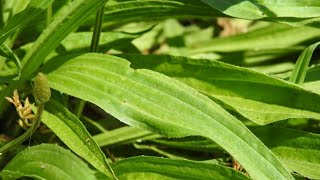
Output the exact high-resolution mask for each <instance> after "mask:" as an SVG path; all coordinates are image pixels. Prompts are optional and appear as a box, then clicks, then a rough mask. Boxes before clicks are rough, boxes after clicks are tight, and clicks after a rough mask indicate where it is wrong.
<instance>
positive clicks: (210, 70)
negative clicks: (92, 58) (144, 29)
mask: <svg viewBox="0 0 320 180" xmlns="http://www.w3.org/2000/svg"><path fill="white" fill-rule="evenodd" d="M121 56H122V57H125V58H126V59H127V60H129V61H131V63H132V66H133V67H135V68H147V69H151V70H154V71H157V72H160V73H163V74H166V75H168V76H170V77H173V78H175V79H178V80H179V81H182V82H184V83H186V84H187V85H189V86H191V87H194V88H195V89H197V90H199V91H200V92H202V93H204V94H207V95H208V96H210V97H212V98H213V99H215V100H218V101H219V102H220V103H222V104H223V105H226V106H227V107H228V108H230V109H231V110H234V111H236V112H238V113H240V114H241V115H243V116H244V117H246V118H248V119H250V120H252V121H254V122H256V123H258V124H262V125H263V124H269V123H272V122H276V121H280V120H284V119H288V118H314V119H320V105H319V103H318V102H320V96H319V95H318V94H315V93H311V92H309V91H307V90H305V89H302V88H301V87H299V86H296V85H294V84H291V83H288V82H285V81H282V80H278V79H275V78H272V77H270V76H267V75H264V74H261V73H258V72H255V71H252V70H248V69H246V68H240V67H237V66H232V65H228V64H224V63H221V62H218V61H211V60H206V59H190V58H184V57H175V56H165V55H162V56H155V55H148V56H143V55H132V54H131V55H121Z"/></svg>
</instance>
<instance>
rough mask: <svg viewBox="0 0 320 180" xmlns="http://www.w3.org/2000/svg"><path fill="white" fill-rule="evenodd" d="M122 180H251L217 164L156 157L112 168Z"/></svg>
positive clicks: (129, 159) (127, 161)
mask: <svg viewBox="0 0 320 180" xmlns="http://www.w3.org/2000/svg"><path fill="white" fill-rule="evenodd" d="M112 167H113V168H114V169H115V173H116V174H117V176H118V177H119V178H120V179H155V180H156V179H159V180H160V179H161V180H163V179H190V180H191V179H192V180H193V179H249V178H248V177H246V176H244V175H243V174H241V173H240V172H237V171H235V170H234V169H231V168H227V167H223V166H220V165H215V164H206V163H201V162H195V161H187V160H173V159H165V158H156V157H133V158H128V159H125V160H122V161H119V162H117V163H115V164H114V165H113V166H112Z"/></svg>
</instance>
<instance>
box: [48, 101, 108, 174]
mask: <svg viewBox="0 0 320 180" xmlns="http://www.w3.org/2000/svg"><path fill="white" fill-rule="evenodd" d="M46 109H47V110H46V111H44V112H43V118H42V122H43V123H44V124H46V125H47V126H48V127H49V128H50V129H51V130H52V131H53V132H54V133H55V134H56V135H57V136H58V137H59V138H60V139H61V140H62V141H63V142H64V143H65V144H66V145H67V146H68V147H69V148H70V149H71V150H72V151H73V152H75V153H76V154H78V155H79V156H80V157H82V158H84V159H85V160H86V161H87V162H89V163H90V164H91V165H92V166H93V167H95V168H96V169H98V170H99V171H101V172H103V173H104V174H106V175H108V176H110V177H112V174H111V173H110V172H109V171H108V170H110V171H111V172H112V169H110V166H109V164H108V163H107V161H106V157H105V155H104V154H103V152H102V151H101V149H100V148H99V146H98V145H97V144H96V142H95V141H94V140H93V139H92V137H91V135H90V134H89V132H88V131H87V130H86V128H85V127H84V125H83V124H82V123H81V121H80V120H79V119H78V118H77V117H76V116H74V115H73V114H71V113H70V112H69V111H68V110H67V109H66V108H65V107H63V106H62V105H61V104H59V103H58V102H56V101H54V100H50V101H49V102H48V103H47V104H46Z"/></svg>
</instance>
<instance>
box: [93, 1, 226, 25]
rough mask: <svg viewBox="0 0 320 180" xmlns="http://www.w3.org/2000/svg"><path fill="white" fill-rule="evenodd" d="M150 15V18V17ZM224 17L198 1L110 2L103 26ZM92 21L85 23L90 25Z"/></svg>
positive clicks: (106, 8)
mask: <svg viewBox="0 0 320 180" xmlns="http://www.w3.org/2000/svg"><path fill="white" fill-rule="evenodd" d="M150 14H152V16H150ZM219 16H224V15H223V14H222V13H220V12H219V11H214V10H212V8H211V7H210V6H208V5H206V4H204V3H202V2H201V1H198V0H161V1H159V0H157V1H150V0H139V1H135V0H127V1H121V0H120V1H118V0H110V1H109V2H107V3H106V7H105V15H104V22H105V23H104V24H105V25H106V26H114V25H119V24H125V23H129V22H137V21H144V22H145V21H155V20H163V19H167V18H180V19H182V18H184V19H186V18H212V17H219ZM92 18H93V17H92ZM92 22H93V21H92V19H88V21H87V23H91V24H92Z"/></svg>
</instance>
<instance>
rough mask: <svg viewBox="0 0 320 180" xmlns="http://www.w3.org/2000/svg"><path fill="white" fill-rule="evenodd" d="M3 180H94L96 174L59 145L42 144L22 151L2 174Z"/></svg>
mask: <svg viewBox="0 0 320 180" xmlns="http://www.w3.org/2000/svg"><path fill="white" fill-rule="evenodd" d="M0 175H1V177H2V178H3V179H8V180H9V179H18V178H20V177H32V178H35V179H47V180H56V179H70V180H72V179H74V180H77V179H85V180H94V179H95V176H94V172H93V171H92V170H91V169H90V168H89V167H88V165H87V164H85V163H84V162H83V161H82V160H81V159H80V158H79V157H77V156H76V155H74V154H72V153H71V152H70V151H67V150H65V149H63V148H61V147H59V146H57V145H53V144H42V145H38V146H33V147H30V148H27V149H25V150H23V151H21V152H20V153H19V154H18V155H16V156H15V157H14V158H13V159H12V160H11V161H10V162H9V164H8V165H7V166H6V167H5V168H4V169H3V170H2V171H1V173H0Z"/></svg>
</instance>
